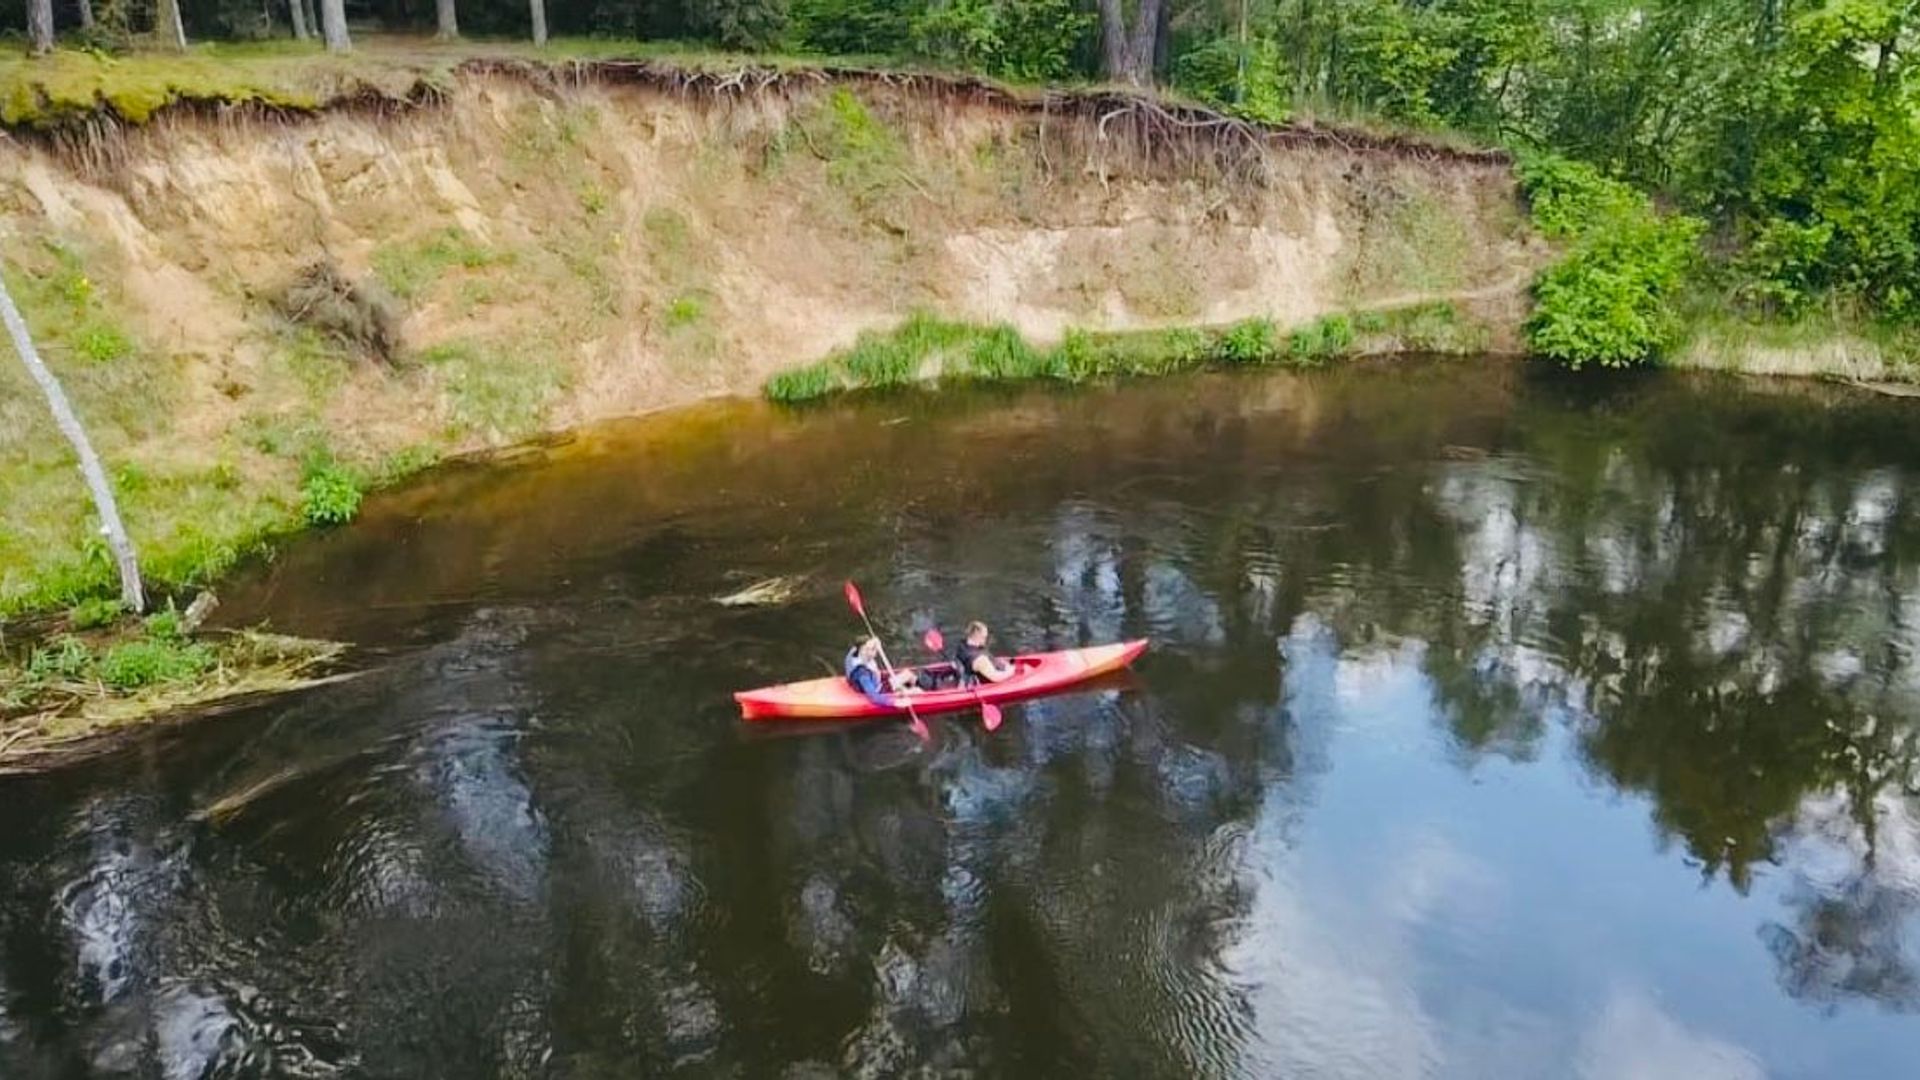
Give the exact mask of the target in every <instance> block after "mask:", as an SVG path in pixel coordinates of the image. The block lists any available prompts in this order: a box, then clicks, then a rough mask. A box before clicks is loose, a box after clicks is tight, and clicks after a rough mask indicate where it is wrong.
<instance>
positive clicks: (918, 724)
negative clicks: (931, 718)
mask: <svg viewBox="0 0 1920 1080" xmlns="http://www.w3.org/2000/svg"><path fill="white" fill-rule="evenodd" d="M907 727H909V728H910V729H912V731H913V733H914V734H915V735H918V736H919V737H920V741H921V742H923V743H927V742H932V741H933V732H931V731H928V730H927V722H926V721H925V720H922V719H920V718H919V717H918V716H916V717H914V718H913V722H912V723H910V724H908V725H907Z"/></svg>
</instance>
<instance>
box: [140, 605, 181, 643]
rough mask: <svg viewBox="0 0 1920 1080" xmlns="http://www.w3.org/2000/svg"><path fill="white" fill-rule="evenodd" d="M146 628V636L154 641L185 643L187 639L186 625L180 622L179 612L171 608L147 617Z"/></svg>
mask: <svg viewBox="0 0 1920 1080" xmlns="http://www.w3.org/2000/svg"><path fill="white" fill-rule="evenodd" d="M146 628H147V636H148V637H150V638H152V639H154V640H155V641H185V640H186V639H187V631H186V624H185V623H184V622H183V621H182V619H181V617H180V612H178V611H176V610H175V609H173V608H171V607H169V608H167V609H166V610H165V611H156V612H154V613H153V614H151V615H149V616H147V621H146Z"/></svg>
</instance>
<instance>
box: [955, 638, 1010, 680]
mask: <svg viewBox="0 0 1920 1080" xmlns="http://www.w3.org/2000/svg"><path fill="white" fill-rule="evenodd" d="M992 636H993V635H992V634H991V633H990V632H989V631H988V630H987V624H986V623H983V622H970V623H968V624H967V636H966V637H964V638H962V639H961V640H960V644H959V645H956V646H954V650H953V667H954V670H955V671H958V672H959V673H960V679H961V685H962V686H971V685H974V684H976V683H983V682H987V683H997V682H1005V681H1007V680H1008V679H1011V678H1013V665H1012V664H1008V663H1003V662H1001V661H1000V660H997V659H995V658H994V655H993V654H992V653H990V652H988V651H987V639H988V638H990V637H992Z"/></svg>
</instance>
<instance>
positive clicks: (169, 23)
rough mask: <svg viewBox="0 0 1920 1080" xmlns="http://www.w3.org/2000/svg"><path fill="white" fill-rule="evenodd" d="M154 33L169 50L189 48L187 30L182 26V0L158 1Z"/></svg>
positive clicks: (154, 13) (154, 16)
mask: <svg viewBox="0 0 1920 1080" xmlns="http://www.w3.org/2000/svg"><path fill="white" fill-rule="evenodd" d="M156 3H157V4H158V6H157V7H156V8H154V12H153V33H154V36H155V37H157V38H159V39H160V43H161V44H162V45H165V46H166V47H167V48H169V49H184V48H186V47H187V30H186V27H184V26H182V25H181V24H180V0H156Z"/></svg>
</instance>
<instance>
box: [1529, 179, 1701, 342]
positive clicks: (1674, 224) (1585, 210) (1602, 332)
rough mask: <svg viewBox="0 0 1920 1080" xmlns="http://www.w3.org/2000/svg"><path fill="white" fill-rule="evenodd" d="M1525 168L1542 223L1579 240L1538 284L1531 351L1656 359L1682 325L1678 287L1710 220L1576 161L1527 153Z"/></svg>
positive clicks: (1539, 224)
mask: <svg viewBox="0 0 1920 1080" xmlns="http://www.w3.org/2000/svg"><path fill="white" fill-rule="evenodd" d="M1520 177H1521V183H1522V184H1523V185H1524V186H1525V187H1526V190H1527V195H1528V199H1529V201H1530V202H1531V204H1532V207H1533V216H1534V224H1535V225H1536V227H1538V228H1539V229H1540V231H1541V232H1543V233H1545V234H1547V235H1548V236H1554V237H1560V238H1570V239H1571V240H1572V242H1573V243H1572V250H1571V251H1570V252H1569V253H1568V254H1567V256H1566V257H1565V258H1563V259H1562V260H1561V261H1560V262H1559V263H1557V264H1555V265H1554V266H1552V267H1550V268H1548V270H1547V271H1546V272H1545V273H1544V274H1542V275H1541V277H1540V280H1539V281H1538V282H1536V283H1535V285H1534V312H1533V315H1532V317H1531V318H1529V319H1528V321H1527V342H1528V344H1529V345H1530V346H1531V347H1532V348H1533V351H1534V352H1535V353H1537V354H1539V355H1541V356H1544V357H1546V358H1548V359H1551V360H1555V361H1558V362H1560V363H1561V364H1564V365H1566V366H1567V367H1570V368H1576V369H1577V368H1581V367H1584V366H1585V365H1587V364H1590V363H1591V364H1599V365H1601V366H1603V367H1626V366H1630V365H1633V364H1642V363H1647V362H1650V361H1652V360H1654V359H1656V358H1657V357H1658V356H1659V355H1660V353H1661V351H1662V350H1664V349H1665V348H1667V347H1668V346H1670V345H1671V344H1672V343H1673V341H1674V339H1675V338H1676V337H1677V336H1678V334H1679V332H1680V328H1681V323H1680V318H1679V315H1678V313H1677V312H1676V311H1675V309H1674V299H1675V293H1676V291H1677V290H1678V289H1679V287H1680V285H1681V283H1682V281H1683V280H1684V279H1685V277H1686V274H1687V271H1688V270H1689V269H1690V268H1691V267H1692V266H1693V264H1694V261H1695V260H1696V258H1697V257H1698V243H1699V239H1700V234H1701V232H1702V231H1703V230H1704V228H1705V226H1704V224H1703V223H1701V222H1700V221H1698V220H1696V219H1694V218H1689V217H1683V216H1678V215H1675V216H1662V215H1661V214H1660V213H1658V212H1657V211H1656V210H1655V209H1654V207H1653V204H1652V203H1651V202H1650V201H1648V199H1647V198H1646V196H1644V195H1642V194H1640V193H1639V192H1637V191H1634V190H1633V189H1632V188H1630V187H1628V186H1627V185H1626V184H1623V183H1621V182H1619V181H1617V180H1611V179H1608V178H1607V177H1604V176H1602V175H1601V174H1600V173H1599V172H1598V171H1596V170H1595V169H1593V168H1592V167H1591V166H1588V165H1583V164H1579V163H1577V162H1570V161H1565V160H1563V159H1558V158H1551V157H1544V156H1543V157H1534V158H1530V159H1527V160H1524V161H1523V162H1522V163H1521V167H1520Z"/></svg>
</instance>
